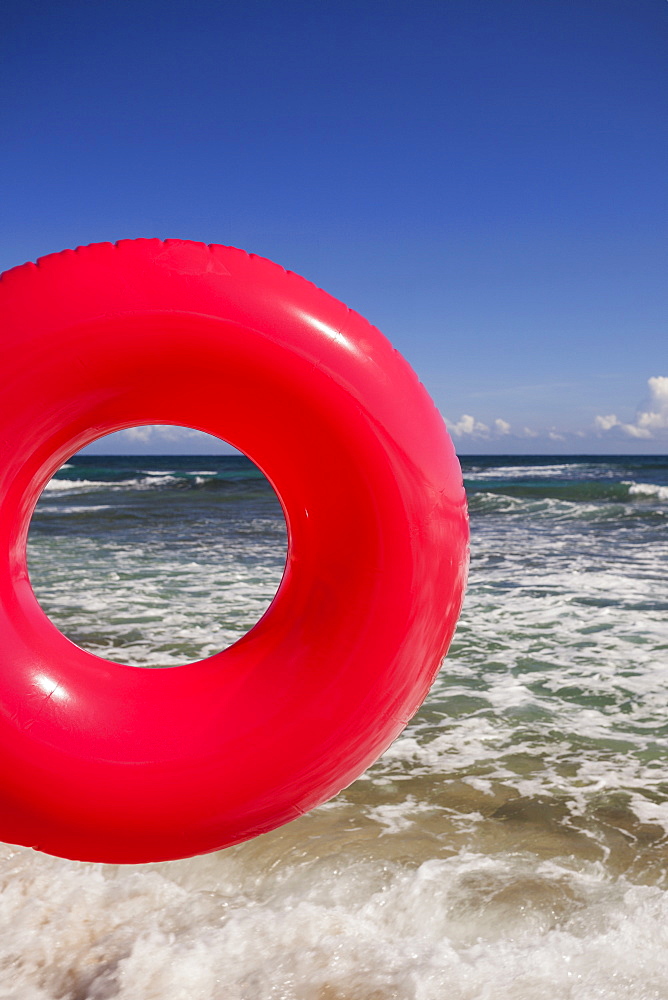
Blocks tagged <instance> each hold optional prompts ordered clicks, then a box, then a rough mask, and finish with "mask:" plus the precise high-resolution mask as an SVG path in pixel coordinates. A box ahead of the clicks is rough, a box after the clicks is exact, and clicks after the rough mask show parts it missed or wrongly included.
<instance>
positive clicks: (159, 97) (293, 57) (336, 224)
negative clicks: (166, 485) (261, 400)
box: [0, 0, 668, 454]
mask: <svg viewBox="0 0 668 1000" xmlns="http://www.w3.org/2000/svg"><path fill="white" fill-rule="evenodd" d="M667 41H668V5H667V4H666V3H665V2H664V0H624V2H620V0H577V2H574V0H433V2H429V3H425V2H416V3H408V2H396V0H384V2H380V0H374V2H371V0H358V2H355V3H353V2H348V0H339V2H329V0H320V2H319V0H309V2H305V0H304V2H302V0H295V2H291V0H274V2H271V3H270V2H260V0H247V2H244V3H236V2H235V3H232V2H225V0H219V2H199V0H193V2H190V3H187V4H186V3H185V2H169V0H162V2H157V0H116V2H111V0H109V2H96V3H92V2H75V3H68V2H61V3H58V4H48V5H47V4H40V3H33V4H28V3H23V2H22V3H17V2H14V0H10V2H9V3H7V4H6V5H5V6H4V7H3V30H2V36H1V38H0V48H1V50H2V51H1V58H0V74H1V76H2V92H3V102H2V109H1V111H0V114H1V116H2V126H1V132H0V134H1V135H2V137H3V139H2V146H3V153H2V157H0V182H1V186H0V190H1V191H2V196H1V202H0V220H1V221H0V269H4V268H7V267H11V266H13V265H15V264H19V263H22V262H23V261H25V260H31V259H35V258H36V257H38V256H40V255H43V254H45V253H49V252H52V251H56V250H60V249H64V248H65V247H69V246H76V245H78V244H85V243H90V242H96V241H100V240H116V239H121V238H127V237H135V236H159V237H182V238H186V239H196V240H203V241H205V242H215V243H230V244H232V245H235V246H240V247H243V248H244V249H246V250H249V251H253V252H255V253H259V254H262V255H264V256H267V257H270V258H272V259H274V260H276V261H277V262H278V263H280V264H282V265H283V266H284V267H287V268H290V269H292V270H295V271H297V272H299V273H301V274H303V275H304V276H305V277H307V278H309V279H310V280H312V281H314V282H315V283H316V284H318V285H320V286H321V287H323V288H325V289H327V291H329V292H331V293H332V294H333V295H336V296H337V297H338V298H340V299H342V300H343V301H345V302H346V303H347V304H348V305H350V306H351V307H352V308H354V309H356V310H358V311H359V312H361V313H362V314H363V315H365V316H366V317H367V318H368V319H369V320H370V321H371V322H373V323H374V324H375V325H377V326H378V327H380V329H381V330H383V332H384V333H385V334H386V335H387V336H388V337H389V338H390V339H391V340H392V341H393V343H394V344H395V346H396V347H398V348H399V350H400V351H401V352H402V353H403V354H404V355H405V356H406V357H407V358H408V360H409V361H410V362H411V364H412V365H413V367H414V368H415V369H416V371H417V372H418V374H419V375H420V378H421V379H422V381H423V382H424V383H425V385H426V386H427V388H428V389H429V391H430V392H431V394H432V396H433V397H434V399H435V401H436V403H437V405H438V406H439V408H440V409H441V411H442V413H443V414H444V416H445V417H446V419H447V421H448V424H449V426H450V428H451V431H452V433H453V437H454V439H455V442H456V445H457V448H458V450H459V451H460V452H461V453H462V454H466V453H475V452H479V453H495V452H503V453H513V452H519V453H522V452H524V453H538V452H553V453H568V452H638V453H651V452H656V453H666V452H668V335H667V332H666V323H665V320H666V313H667V310H666V289H665V271H666V245H665V234H666V218H667V215H668V212H667V210H666V177H667V176H668V130H666V128H665V115H664V109H665V103H666V96H667V93H666V92H667V90H668V87H667V77H668V61H667V59H666V54H667V49H668V44H667ZM170 434H171V435H172V436H171V438H170V437H169V435H170ZM102 447H103V445H100V446H98V449H101V448H102ZM106 447H107V448H108V449H109V448H112V447H113V449H114V450H122V451H125V450H128V451H129V450H137V449H143V450H147V451H164V450H173V451H190V450H202V448H203V445H202V442H201V441H200V440H199V439H198V438H197V437H193V436H188V435H183V436H181V437H179V435H178V434H175V433H174V432H164V431H144V432H135V433H134V434H131V435H130V436H127V435H125V436H124V438H122V439H121V440H120V442H119V441H116V442H113V444H107V445H106Z"/></svg>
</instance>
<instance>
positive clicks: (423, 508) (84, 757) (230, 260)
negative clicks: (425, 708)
mask: <svg viewBox="0 0 668 1000" xmlns="http://www.w3.org/2000/svg"><path fill="white" fill-rule="evenodd" d="M0 312H1V316H2V331H3V334H2V343H1V345H0V396H1V404H0V501H1V506H0V638H1V643H0V838H1V839H3V840H5V841H7V842H9V843H14V844H23V845H30V846H32V847H35V848H38V849H39V850H41V851H45V852H47V853H50V854H55V855H60V856H62V857H67V858H76V859H81V860H93V861H106V862H144V861H159V860H167V859H174V858H181V857H188V856H191V855H194V854H201V853H205V852H207V851H213V850H217V849H218V848H221V847H225V846H228V845H230V844H234V843H237V842H239V841H242V840H245V839H247V838H250V837H252V836H253V835H255V834H258V833H262V832H264V831H267V830H270V829H273V828H274V827H277V826H279V825H280V824H282V823H285V822H287V821H288V820H291V819H294V818H295V817H296V816H299V815H300V814H301V813H303V812H305V811H306V810H308V809H311V808H312V807H313V806H315V805H318V804H319V803H321V802H323V801H325V800H326V799H327V798H329V797H330V796H332V795H334V794H335V793H336V792H338V791H339V790H340V789H341V788H343V787H344V786H346V785H348V784H349V783H350V782H351V781H352V780H353V779H354V778H355V777H357V776H358V775H359V774H360V773H361V772H362V771H363V770H364V769H365V768H366V767H367V766H368V765H369V764H370V763H371V762H372V761H373V760H374V759H375V758H376V757H377V756H378V755H379V754H380V753H381V752H382V751H383V750H384V749H385V748H386V747H387V746H388V745H389V744H390V742H391V741H392V740H393V739H394V738H395V737H396V736H397V734H398V733H399V732H400V731H401V729H402V728H403V727H404V726H405V724H406V722H407V720H408V719H409V718H410V716H411V715H412V714H413V713H414V712H415V711H416V710H417V708H418V706H419V705H420V703H421V702H422V700H423V699H424V697H425V695H426V693H427V691H428V689H429V686H430V684H431V682H432V681H433V679H434V676H435V674H436V672H437V670H438V667H439V665H440V662H441V659H442V657H443V655H444V653H445V651H446V648H447V646H448V643H449V641H450V639H451V636H452V633H453V631H454V628H455V624H456V620H457V616H458V613H459V610H460V605H461V601H462V594H463V588H464V581H465V574H466V554H467V540H468V530H467V517H466V505H465V497H464V491H463V487H462V479H461V472H460V469H459V464H458V462H457V459H456V456H455V453H454V449H453V447H452V444H451V442H450V439H449V438H448V436H447V433H446V430H445V427H444V424H443V421H442V419H441V417H440V415H439V414H438V412H437V411H436V409H435V407H434V405H433V403H432V402H431V400H430V399H429V397H428V395H427V393H426V391H425V390H424V388H423V387H422V385H421V384H420V383H419V382H418V380H417V378H416V376H415V374H414V373H413V372H412V370H411V369H410V368H409V366H408V364H407V363H406V362H405V361H404V360H403V359H402V358H401V357H400V355H399V354H398V353H397V352H396V351H395V350H393V348H392V347H391V346H390V344H389V343H388V341H387V340H386V339H385V338H384V337H383V336H382V335H381V334H380V333H379V332H378V331H377V330H376V329H374V328H373V327H372V326H370V325H369V324H368V323H367V322H366V321H365V320H363V319H362V318H361V317H360V316H358V315H356V314H355V313H353V312H351V311H350V310H349V309H348V308H346V307H345V306H344V305H342V304H341V303H340V302H338V301H337V300H335V299H333V298H331V297H330V296H329V295H327V294H326V293H324V292H322V291H320V290H319V289H317V288H315V287H314V286H313V285H311V284H309V283H308V282H306V281H305V280H304V279H303V278H300V277H298V276H297V275H295V274H292V273H290V272H285V271H284V270H282V269H281V268H280V267H278V266H276V265H275V264H272V263H271V262H270V261H267V260H264V259H262V258H258V257H254V256H249V255H247V254H246V253H244V252H242V251H240V250H235V249H231V248H229V247H223V246H210V247H209V246H205V245H204V244H199V243H191V242H187V241H181V240H168V241H166V242H161V241H159V240H127V241H123V242H120V243H118V244H116V245H111V244H95V245H93V246H88V247H82V248H79V249H77V250H76V251H65V252H63V253H60V254H53V255H51V256H48V257H45V258H43V259H41V260H40V261H38V263H37V265H34V264H26V265H24V266H22V267H18V268H15V269H14V270H12V271H8V272H7V273H5V274H4V275H3V276H2V281H1V282H0ZM160 423H163V424H179V425H184V426H188V427H193V428H197V429H199V430H202V431H206V432H208V433H209V434H213V435H216V436H218V437H220V438H224V439H225V440H226V441H228V442H230V443H231V444H233V445H235V446H236V447H237V448H239V449H240V450H241V451H243V452H244V453H245V454H246V455H248V456H249V457H250V458H251V459H252V460H253V461H254V462H255V463H256V464H257V465H258V466H259V468H260V469H261V470H262V471H263V472H264V473H265V475H266V476H267V478H268V479H269V481H270V482H271V484H272V485H273V487H274V489H275V491H276V493H277V495H278V497H279V499H280V501H281V504H282V506H283V511H284V514H285V519H286V522H287V527H288V555H287V562H286V568H285V573H284V576H283V579H282V582H281V585H280V587H279V590H278V593H277V594H276V597H275V598H274V601H273V603H272V604H271V606H270V608H269V610H268V611H267V613H266V614H265V615H264V616H263V617H262V618H261V619H260V621H259V622H258V623H257V624H256V625H255V627H254V628H253V629H251V631H250V632H249V633H248V634H247V635H245V636H244V637H243V638H242V639H240V640H239V641H238V642H237V643H235V644H234V645H233V646H231V647H230V648H228V649H226V650H224V651H223V652H221V653H218V654H217V655H215V656H212V657H209V658H208V659H205V660H200V661H198V662H196V663H190V664H187V665H184V666H180V667H175V668H172V669H165V670H146V669H141V668H138V667H132V666H126V665H122V664H118V663H112V662H109V661H107V660H104V659H102V658H100V657H98V656H95V655H93V654H92V653H89V652H86V651H85V650H83V649H80V648H79V647H77V646H76V645H74V644H73V643H72V642H70V641H69V640H68V639H67V638H65V636H63V635H62V633H61V632H60V631H59V630H58V629H57V628H56V627H55V625H53V623H52V622H51V621H50V620H49V619H48V618H47V616H46V614H45V613H44V612H43V611H42V609H41V607H40V606H39V604H38V603H37V600H36V598H35V595H34V593H33V591H32V589H31V586H30V581H29V578H28V572H27V567H26V542H27V534H28V527H29V523H30V518H31V515H32V512H33V509H34V506H35V503H36V502H37V499H38V497H39V495H40V493H41V491H42V489H43V488H44V486H45V484H46V483H47V481H48V480H49V479H50V477H51V476H52V475H53V474H54V472H55V471H56V470H57V469H58V468H59V467H60V466H61V465H62V464H63V462H65V461H66V460H67V459H68V458H69V457H70V456H71V455H72V454H73V453H74V452H76V451H78V450H79V449H80V448H82V447H83V446H84V445H86V444H89V443H90V442H91V441H93V440H95V439H96V438H98V437H100V436H102V435H105V434H109V433H110V432H112V431H117V430H121V429H123V428H128V427H132V426H137V425H141V424H160Z"/></svg>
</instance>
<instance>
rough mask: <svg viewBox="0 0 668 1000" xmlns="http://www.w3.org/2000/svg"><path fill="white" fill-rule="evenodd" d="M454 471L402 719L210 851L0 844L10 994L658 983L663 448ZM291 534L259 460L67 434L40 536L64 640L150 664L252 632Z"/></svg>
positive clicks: (509, 995)
mask: <svg viewBox="0 0 668 1000" xmlns="http://www.w3.org/2000/svg"><path fill="white" fill-rule="evenodd" d="M462 468H463V473H464V478H465V484H466V487H467V493H468V496H469V507H470V516H471V569H470V582H469V588H468V592H467V597H466V601H465V605H464V610H463V613H462V617H461V621H460V624H459V627H458V629H457V633H456V635H455V639H454V641H453V644H452V647H451V650H450V653H449V655H448V657H447V659H446V661H445V663H444V665H443V668H442V670H441V672H440V674H439V676H438V678H437V680H436V682H435V684H434V686H433V688H432V691H431V693H430V695H429V698H428V699H427V701H426V703H425V704H424V705H423V707H422V708H421V709H420V711H419V712H418V714H417V715H416V716H415V718H414V719H413V720H412V721H411V722H410V723H409V725H408V727H407V728H406V730H405V731H404V733H403V734H402V735H401V736H400V737H399V738H398V739H397V740H396V741H395V743H394V744H393V745H392V746H391V747H390V748H389V750H388V751H387V752H386V753H385V754H384V755H383V757H382V758H381V759H380V760H379V761H378V762H377V763H376V764H375V765H373V767H371V768H370V769H369V771H367V772H366V773H365V774H364V775H363V776H362V777H360V778H359V779H358V780H357V781H356V782H355V783H354V784H353V785H351V786H350V787H349V788H348V789H346V790H344V791H343V792H342V793H341V794H340V795H339V796H337V798H336V799H334V800H332V801H331V802H329V803H326V804H325V805H323V806H321V807H320V808H318V809H316V810H314V811H313V812H312V813H310V814H308V815H305V816H303V817H301V818H300V819H298V820H296V821H295V822H293V823H291V824H289V825H288V826H286V827H283V828H281V829H279V830H276V831H273V832H272V833H269V834H265V835H263V836H261V837H258V838H256V839H255V840H253V841H250V842H248V843H246V844H241V845H239V846H237V847H233V848H229V849H227V850H225V851H221V852H218V853H216V854H211V855H208V856H205V857H199V858H192V859H188V860H184V861H176V862H169V863H163V864H155V865H139V866H128V867H119V866H110V865H94V864H81V863H77V862H72V861H63V860H61V859H55V858H50V857H47V856H45V855H40V854H37V853H35V852H33V851H30V850H27V849H24V848H15V847H11V846H6V847H0V886H1V891H0V998H2V1000H4V998H7V1000H10V998H11V1000H56V998H59V1000H60V998H67V1000H106V998H118V1000H139V998H141V1000H149V998H151V1000H152V998H153V997H155V998H161V1000H181V998H183V1000H186V998H187V1000H446V998H447V1000H474V998H475V1000H478V998H484V1000H539V998H540V1000H543V998H545V997H550V998H551V1000H597V998H601V1000H608V998H609V1000H622V998H624V1000H626V998H628V1000H631V998H633V1000H650V998H668V947H667V945H668V892H667V890H668V840H667V837H668V780H667V779H666V759H667V757H668V721H667V720H666V694H667V692H668V617H667V615H666V611H667V610H668V572H667V566H668V531H667V528H668V459H666V458H661V457H656V456H647V457H637V456H636V457H619V456H617V457H615V456H598V457H593V456H584V457H583V456H580V457H570V456H566V457H561V456H559V457H554V456H546V457H535V456H530V457H517V456H510V457H484V458H483V457H478V456H475V457H466V458H463V459H462ZM285 551H286V530H285V523H284V520H283V515H282V511H281V508H280V504H279V503H278V501H277V499H276V497H275V495H274V493H273V491H272V490H271V487H270V486H269V484H268V483H267V482H266V480H264V478H263V477H262V476H261V474H260V473H259V472H258V470H256V469H255V467H254V466H252V464H251V463H250V462H248V460H247V459H245V458H243V457H240V456H219V457H212V456H191V457H187V458H186V457H175V456H162V457H155V456H150V457H147V456H134V457H109V456H92V455H87V454H81V455H79V456H75V457H74V458H73V459H72V460H70V462H68V463H67V465H66V466H65V467H64V468H63V469H62V470H60V472H59V473H58V474H57V476H56V478H55V479H53V480H52V481H51V483H50V484H49V485H48V487H47V489H46V490H45V491H44V493H43V495H42V498H41V500H40V502H39V505H38V508H37V511H36V513H35V515H34V518H33V522H32V528H31V534H30V540H29V551H28V556H29V570H30V575H31V581H32V583H33V587H34V589H35V592H36V595H37V597H38V599H39V600H40V603H41V604H42V606H43V608H44V610H45V611H46V612H47V613H48V614H49V615H50V616H51V617H52V619H53V620H54V621H55V623H56V624H57V625H58V627H59V628H61V630H62V631H63V632H64V633H65V634H66V635H67V636H68V637H69V638H71V639H72V640H73V641H75V642H77V643H78V644H79V645H82V646H84V647H85V648H87V649H89V650H91V651H92V652H95V653H97V654H98V655H101V656H105V657H107V658H109V659H113V660H117V661H119V662H125V663H132V664H135V665H137V666H144V667H149V668H154V669H159V668H165V667H177V666H178V664H179V663H184V662H188V661H191V660H195V659H198V658H201V657H203V656H209V655H211V654H213V653H214V652H216V651H218V650H220V649H221V648H224V647H225V646H227V645H229V644H230V643H232V642H234V641H235V640H236V639H238V638H239V637H240V636H241V635H242V634H244V632H245V631H246V630H247V629H248V628H250V627H251V626H252V625H253V623H254V622H255V621H257V619H258V618H259V617H260V616H261V614H262V613H263V612H264V610H266V608H267V607H268V605H269V603H270V601H271V599H272V596H273V594H274V593H275V591H276V588H277V586H278V584H279V582H280V579H281V574H282V569H283V565H284V559H285ZM185 821H187V820H186V818H184V822H185Z"/></svg>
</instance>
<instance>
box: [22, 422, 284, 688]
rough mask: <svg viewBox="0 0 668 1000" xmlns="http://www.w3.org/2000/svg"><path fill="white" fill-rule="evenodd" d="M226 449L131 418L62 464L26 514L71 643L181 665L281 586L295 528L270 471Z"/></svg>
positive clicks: (222, 641) (52, 612) (37, 562)
mask: <svg viewBox="0 0 668 1000" xmlns="http://www.w3.org/2000/svg"><path fill="white" fill-rule="evenodd" d="M195 449H196V453H194V450H195ZM170 450H171V451H172V452H185V451H186V450H188V451H193V453H192V454H175V453H174V454H170V453H169V452H170ZM114 451H115V452H116V454H114ZM122 451H124V452H129V451H132V452H133V454H127V453H125V454H121V452H122ZM232 451H233V449H231V448H230V446H229V445H226V444H225V443H224V442H222V441H220V440H219V439H218V438H214V437H212V436H210V435H208V434H206V435H205V434H202V433H201V432H198V431H193V430H190V429H189V428H183V427H171V426H161V427H150V428H149V427H137V428H131V429H130V430H129V431H123V432H120V433H117V434H113V435H108V436H107V437H105V438H100V439H98V440H97V441H96V442H95V443H94V444H93V445H89V446H88V448H87V449H84V450H83V451H82V452H79V453H78V454H76V455H75V456H74V457H72V458H71V459H69V460H68V461H67V462H66V463H65V464H64V465H63V466H62V467H61V468H60V469H59V470H58V472H57V473H56V474H55V476H54V477H53V478H52V479H51V481H50V482H49V483H48V484H47V486H46V488H45V490H44V491H43V493H42V495H41V497H40V499H39V501H38V503H37V506H36V508H35V512H34V514H33V517H32V521H31V524H30V533H29V538H28V566H29V573H30V582H31V585H32V588H33V590H34V593H35V596H36V597H37V600H38V601H39V603H40V605H41V607H42V609H43V610H44V611H45V612H46V614H47V615H48V616H49V618H50V619H51V621H52V622H53V623H54V625H56V627H57V628H58V629H60V631H61V632H62V633H63V634H64V635H65V636H67V638H68V639H71V640H72V641H73V642H74V643H76V645H77V646H80V647H82V648H83V649H86V650H88V651H89V652H91V653H95V654H96V655H98V656H102V657H104V658H105V659H108V660H114V661H116V662H118V663H125V664H129V665H132V666H137V667H153V668H155V667H173V666H178V665H180V664H184V663H192V662H194V661H196V660H200V659H203V658H205V657H208V656H212V655H213V654H214V653H217V652H219V651H220V650H222V649H225V648H226V647H228V646H230V645H231V644H232V643H233V642H236V641H237V640H238V639H240V638H241V637H242V636H243V635H245V634H246V632H248V631H249V630H250V629H251V628H252V627H253V625H255V624H256V622H257V621H258V620H259V619H260V618H261V617H262V615H263V614H264V613H265V611H266V610H267V608H268V607H269V605H270V604H271V602H272V600H273V598H274V596H275V594H276V591H277V589H278V586H279V584H280V581H281V577H282V574H283V570H284V567H285V560H286V551H287V532H286V526H285V518H284V516H283V511H282V508H281V505H280V503H279V500H278V498H277V496H276V494H275V492H274V490H273V488H272V487H271V485H270V483H269V482H268V480H267V479H266V478H265V476H264V475H263V474H262V472H261V471H260V470H259V469H258V468H257V466H255V465H254V464H253V463H252V462H251V461H250V459H248V458H246V457H245V456H244V455H241V454H239V453H238V452H236V453H232V454H230V452H232ZM225 452H227V453H225Z"/></svg>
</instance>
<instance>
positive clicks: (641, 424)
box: [594, 375, 668, 439]
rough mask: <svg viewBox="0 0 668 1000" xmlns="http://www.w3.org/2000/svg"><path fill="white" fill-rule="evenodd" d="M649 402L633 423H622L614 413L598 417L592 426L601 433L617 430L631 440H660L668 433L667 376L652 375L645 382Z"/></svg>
mask: <svg viewBox="0 0 668 1000" xmlns="http://www.w3.org/2000/svg"><path fill="white" fill-rule="evenodd" d="M647 385H648V386H649V400H648V402H647V403H646V404H645V406H644V407H639V408H638V410H637V411H636V419H635V421H634V422H633V423H628V424H627V423H624V422H623V421H622V420H620V419H619V418H618V417H617V415H616V414H615V413H608V414H607V415H605V416H598V417H596V418H595V420H594V426H595V427H596V429H597V430H599V431H602V432H603V433H608V432H609V431H612V430H618V431H620V432H621V433H622V434H625V435H626V436H627V437H632V438H644V439H647V438H662V437H664V436H666V432H668V376H667V375H654V376H653V377H652V378H650V379H648V380H647Z"/></svg>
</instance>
